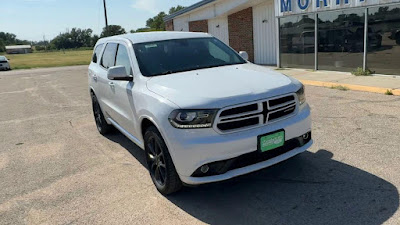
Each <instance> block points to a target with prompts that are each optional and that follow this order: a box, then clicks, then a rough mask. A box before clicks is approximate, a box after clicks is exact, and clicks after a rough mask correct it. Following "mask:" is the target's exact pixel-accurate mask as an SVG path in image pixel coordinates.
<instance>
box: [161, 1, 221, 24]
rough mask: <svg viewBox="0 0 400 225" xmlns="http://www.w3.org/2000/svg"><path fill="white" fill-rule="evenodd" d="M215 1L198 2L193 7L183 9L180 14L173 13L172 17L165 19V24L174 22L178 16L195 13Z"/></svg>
mask: <svg viewBox="0 0 400 225" xmlns="http://www.w3.org/2000/svg"><path fill="white" fill-rule="evenodd" d="M215 1H216V0H202V1H200V2H197V3H195V4H193V5H191V6H188V7H186V8H184V9H182V10H179V11H178V12H175V13H172V14H171V15H168V16H165V17H164V18H163V19H164V22H167V21H169V20H172V19H173V18H175V17H177V16H180V15H182V14H185V13H187V12H190V11H193V10H195V9H197V8H200V7H202V6H204V5H207V4H209V3H211V2H215Z"/></svg>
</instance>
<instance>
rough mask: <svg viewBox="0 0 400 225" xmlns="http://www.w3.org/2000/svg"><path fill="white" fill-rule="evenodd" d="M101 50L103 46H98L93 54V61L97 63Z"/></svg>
mask: <svg viewBox="0 0 400 225" xmlns="http://www.w3.org/2000/svg"><path fill="white" fill-rule="evenodd" d="M101 49H103V44H100V45H97V46H96V48H95V49H94V52H93V57H92V61H93V62H94V63H97V60H98V58H99V56H100V52H101Z"/></svg>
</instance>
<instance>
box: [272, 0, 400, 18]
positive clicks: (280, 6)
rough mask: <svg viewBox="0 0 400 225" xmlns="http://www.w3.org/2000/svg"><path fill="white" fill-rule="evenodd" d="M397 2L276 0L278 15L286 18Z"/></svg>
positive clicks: (377, 0)
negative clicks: (287, 16) (294, 15)
mask: <svg viewBox="0 0 400 225" xmlns="http://www.w3.org/2000/svg"><path fill="white" fill-rule="evenodd" d="M395 2H400V0H275V6H277V7H276V11H277V12H276V15H278V16H285V15H292V14H300V13H308V12H317V11H327V10H334V9H346V8H353V7H359V6H369V5H379V4H387V3H395Z"/></svg>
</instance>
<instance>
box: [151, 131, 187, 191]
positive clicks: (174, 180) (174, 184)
mask: <svg viewBox="0 0 400 225" xmlns="http://www.w3.org/2000/svg"><path fill="white" fill-rule="evenodd" d="M144 144H145V154H146V162H147V168H148V170H149V173H150V177H151V180H152V181H153V183H154V185H155V186H156V188H157V190H158V191H159V192H160V193H161V194H162V195H169V194H172V193H174V192H177V191H179V190H180V189H181V188H182V181H181V180H180V179H179V176H178V173H177V172H176V169H175V166H174V163H173V162H172V158H171V155H170V154H169V152H168V148H167V146H166V145H165V142H164V140H163V138H162V137H161V134H160V132H159V131H158V130H157V128H155V127H154V126H151V127H149V128H148V129H147V130H146V132H145V135H144Z"/></svg>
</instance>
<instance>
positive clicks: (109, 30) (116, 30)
mask: <svg viewBox="0 0 400 225" xmlns="http://www.w3.org/2000/svg"><path fill="white" fill-rule="evenodd" d="M120 34H126V31H125V29H124V28H122V27H121V26H119V25H108V26H107V27H104V28H103V32H101V35H100V37H102V38H103V37H109V36H114V35H120Z"/></svg>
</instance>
